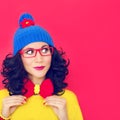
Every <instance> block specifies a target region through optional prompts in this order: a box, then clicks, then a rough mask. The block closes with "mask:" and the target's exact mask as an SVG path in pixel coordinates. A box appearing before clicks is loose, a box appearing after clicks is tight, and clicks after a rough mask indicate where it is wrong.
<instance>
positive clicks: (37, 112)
mask: <svg viewBox="0 0 120 120" xmlns="http://www.w3.org/2000/svg"><path fill="white" fill-rule="evenodd" d="M7 96H9V94H8V91H7V90H6V89H3V90H0V113H1V108H2V99H3V98H5V97H7ZM61 97H63V98H65V99H66V101H67V110H68V118H69V120H83V117H82V113H81V109H80V107H79V104H78V100H77V98H76V95H75V94H74V93H73V92H72V91H70V90H65V93H64V94H63V95H62V96H61ZM43 100H44V98H43V97H41V96H40V95H33V96H31V97H30V98H28V99H27V102H26V103H25V104H24V105H22V106H19V107H18V108H17V109H16V110H15V112H14V113H13V114H12V115H11V119H10V120H59V119H58V117H57V116H56V114H55V113H54V111H53V110H52V108H51V107H50V106H45V105H44V104H43Z"/></svg>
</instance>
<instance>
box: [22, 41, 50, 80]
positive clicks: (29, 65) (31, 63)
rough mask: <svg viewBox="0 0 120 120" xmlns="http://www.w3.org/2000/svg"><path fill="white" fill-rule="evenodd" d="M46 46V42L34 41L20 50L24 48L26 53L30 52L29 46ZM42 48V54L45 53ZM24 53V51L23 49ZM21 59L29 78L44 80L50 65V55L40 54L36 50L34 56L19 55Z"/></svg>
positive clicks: (36, 47)
mask: <svg viewBox="0 0 120 120" xmlns="http://www.w3.org/2000/svg"><path fill="white" fill-rule="evenodd" d="M44 47H48V44H47V43H45V42H34V43H31V44H28V45H27V46H25V47H24V48H23V49H22V51H24V50H26V52H27V54H28V55H29V54H32V51H31V48H34V49H39V48H44ZM44 50H45V49H43V54H44V53H45V51H44ZM24 53H25V51H24ZM21 59H22V62H23V65H24V68H25V70H26V71H27V72H28V77H29V78H37V79H38V78H39V79H42V80H44V79H45V76H46V73H47V72H48V70H49V68H50V65H51V59H52V58H51V55H49V56H41V54H40V53H39V51H37V53H36V56H34V57H25V56H23V55H21Z"/></svg>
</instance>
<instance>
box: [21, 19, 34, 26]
mask: <svg viewBox="0 0 120 120" xmlns="http://www.w3.org/2000/svg"><path fill="white" fill-rule="evenodd" d="M34 24H35V23H34V21H33V20H28V19H23V21H22V22H20V25H21V27H22V28H26V27H29V26H32V25H34Z"/></svg>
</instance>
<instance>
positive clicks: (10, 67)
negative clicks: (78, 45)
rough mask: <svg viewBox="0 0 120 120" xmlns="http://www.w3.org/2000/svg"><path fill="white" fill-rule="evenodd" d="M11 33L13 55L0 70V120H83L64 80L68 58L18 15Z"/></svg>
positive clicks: (39, 29)
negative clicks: (12, 34) (14, 29)
mask: <svg viewBox="0 0 120 120" xmlns="http://www.w3.org/2000/svg"><path fill="white" fill-rule="evenodd" d="M19 26H20V28H19V29H18V30H17V31H16V33H15V35H14V42H13V44H14V45H13V46H14V47H13V50H14V51H13V55H10V54H9V55H7V56H6V58H5V60H4V61H3V66H2V67H3V68H2V71H1V74H2V76H3V77H4V80H3V81H2V82H3V84H4V87H5V88H4V89H2V90H0V120H7V119H9V120H83V117H82V113H81V110H80V106H79V104H78V101H77V98H76V95H75V94H74V93H73V92H72V91H70V90H67V89H66V87H67V83H65V82H64V80H65V78H66V75H67V74H68V65H69V60H66V59H64V57H63V56H64V52H63V51H58V50H57V49H56V48H55V46H54V43H53V41H52V38H51V36H50V35H49V33H48V32H47V31H46V30H44V29H43V28H42V27H40V26H37V25H35V23H34V19H33V17H32V16H31V15H30V14H28V13H25V14H22V15H21V17H20V20H19Z"/></svg>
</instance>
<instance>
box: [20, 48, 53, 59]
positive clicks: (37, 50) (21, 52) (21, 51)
mask: <svg viewBox="0 0 120 120" xmlns="http://www.w3.org/2000/svg"><path fill="white" fill-rule="evenodd" d="M47 47H49V48H51V49H52V52H51V54H50V55H42V54H41V52H40V50H41V49H43V48H44V47H43V48H39V49H35V48H26V49H21V50H20V51H19V53H20V55H22V56H23V57H24V58H34V57H36V55H37V52H39V53H40V55H41V56H51V55H52V54H53V52H54V47H52V46H47ZM27 49H33V50H35V51H36V53H35V56H33V57H25V56H24V55H23V51H24V50H27Z"/></svg>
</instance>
